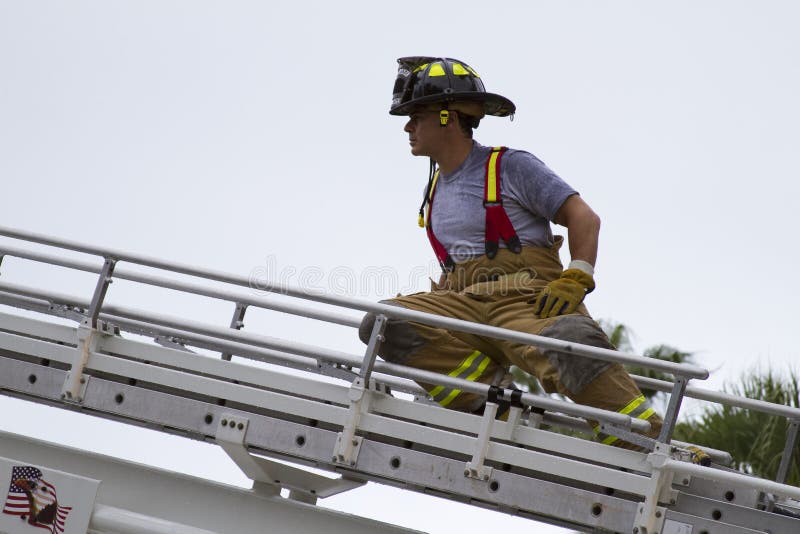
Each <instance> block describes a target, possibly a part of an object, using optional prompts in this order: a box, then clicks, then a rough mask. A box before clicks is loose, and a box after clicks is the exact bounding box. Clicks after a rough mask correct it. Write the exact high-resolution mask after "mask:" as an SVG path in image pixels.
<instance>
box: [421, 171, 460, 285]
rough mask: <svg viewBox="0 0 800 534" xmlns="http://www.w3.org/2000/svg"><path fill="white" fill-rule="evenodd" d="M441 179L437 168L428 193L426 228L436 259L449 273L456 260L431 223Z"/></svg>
mask: <svg viewBox="0 0 800 534" xmlns="http://www.w3.org/2000/svg"><path fill="white" fill-rule="evenodd" d="M438 180H439V169H436V173H434V175H433V181H432V182H431V190H430V193H429V194H428V214H427V215H426V217H425V230H427V232H428V241H430V242H431V246H432V247H433V252H434V253H435V254H436V259H437V260H439V265H441V267H442V270H443V271H444V272H446V273H449V272H450V271H452V270H453V267H455V264H456V263H455V262H454V261H453V258H451V257H450V254H449V253H448V252H447V249H446V248H444V245H442V243H441V242H440V241H439V240H438V239H436V236H435V235H434V233H433V225H432V224H431V210H433V196H434V194H435V193H436V182H437V181H438Z"/></svg>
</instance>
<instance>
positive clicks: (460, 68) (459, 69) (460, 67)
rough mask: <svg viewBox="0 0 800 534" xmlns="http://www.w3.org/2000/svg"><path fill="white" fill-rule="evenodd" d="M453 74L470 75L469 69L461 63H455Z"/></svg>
mask: <svg viewBox="0 0 800 534" xmlns="http://www.w3.org/2000/svg"><path fill="white" fill-rule="evenodd" d="M453 74H455V75H456V76H469V71H468V70H467V69H465V68H464V66H463V65H462V64H461V63H453Z"/></svg>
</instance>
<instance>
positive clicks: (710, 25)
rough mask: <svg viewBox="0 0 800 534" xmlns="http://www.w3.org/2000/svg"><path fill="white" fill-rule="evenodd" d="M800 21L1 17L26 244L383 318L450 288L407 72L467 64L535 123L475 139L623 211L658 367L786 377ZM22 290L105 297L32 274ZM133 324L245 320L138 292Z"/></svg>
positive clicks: (767, 6) (102, 4) (174, 12)
mask: <svg viewBox="0 0 800 534" xmlns="http://www.w3.org/2000/svg"><path fill="white" fill-rule="evenodd" d="M799 20H800V5H798V4H797V3H796V2H791V1H785V2H779V1H769V0H767V1H761V2H753V1H751V2H744V1H700V2H698V1H673V2H639V1H624V2H623V1H604V2H594V1H592V2H590V1H573V2H555V1H551V2H542V1H530V2H507V3H503V4H497V5H492V4H490V3H487V2H485V1H484V2H476V1H459V2H454V1H442V2H429V1H428V2H419V1H413V0H411V1H406V2H402V3H393V4H386V3H379V2H372V3H367V2H364V3H359V2H302V1H298V2H282V3H275V4H272V3H267V2H242V1H230V2H208V1H163V2H156V1H139V2H132V1H128V2H122V1H71V2H40V1H2V0H0V180H2V184H3V185H4V189H3V190H4V194H3V195H2V197H0V225H4V226H10V227H15V228H19V229H24V230H28V231H35V232H40V233H45V234H51V235H54V236H58V237H62V238H68V239H73V240H77V241H82V242H87V243H91V244H94V245H98V246H108V247H113V248H119V249H124V250H127V251H130V252H136V253H140V254H144V255H149V256H157V257H161V258H164V259H170V260H174V261H177V262H182V263H190V264H194V265H197V266H202V267H208V268H212V269H217V270H223V271H229V272H233V273H238V274H250V273H254V274H257V275H259V276H263V277H267V278H270V279H273V280H281V281H285V282H288V283H290V284H292V285H295V286H302V287H305V288H310V289H314V288H316V289H325V290H327V291H329V292H332V293H335V294H339V295H348V296H354V297H359V298H367V299H370V300H377V299H378V298H385V297H389V296H393V295H394V294H396V293H398V292H403V293H408V292H412V291H420V290H425V289H427V287H428V281H427V277H428V276H433V275H435V273H436V270H437V267H436V265H435V262H434V261H433V258H432V253H431V252H430V249H429V246H428V243H427V240H426V237H425V234H424V232H423V231H422V230H420V229H419V228H418V227H417V225H416V211H417V208H418V206H419V201H420V200H421V198H420V196H421V190H422V187H423V186H424V183H425V180H426V178H427V166H428V162H427V160H426V159H423V158H413V157H411V156H410V154H409V150H408V144H407V135H406V134H405V133H404V132H403V130H402V128H403V125H404V120H403V119H402V118H397V117H390V116H389V115H388V113H387V111H388V108H389V102H390V99H391V89H392V85H393V82H394V77H395V73H396V63H395V60H396V58H398V57H400V56H406V55H446V56H450V57H455V58H459V59H462V60H464V61H466V62H467V63H468V64H470V65H471V66H472V67H473V68H475V69H476V70H477V71H478V72H479V73H480V75H481V76H482V78H483V80H484V83H485V85H486V87H487V89H488V90H489V91H492V92H498V93H500V94H503V95H504V96H507V97H508V98H510V99H511V100H512V101H514V103H515V104H516V105H517V110H518V112H517V114H516V117H515V120H514V121H513V122H509V121H508V120H507V119H496V118H487V119H485V120H484V121H483V122H482V124H481V126H480V128H479V129H478V130H477V131H476V136H475V137H476V139H477V140H478V141H480V142H481V143H483V144H485V145H500V144H503V145H507V146H511V147H514V148H520V149H526V150H529V151H530V152H532V153H534V154H536V155H537V156H538V157H539V158H541V159H542V160H543V161H545V162H546V163H547V164H548V165H549V166H550V167H551V168H552V169H554V170H555V171H556V172H557V173H559V174H560V175H561V176H562V177H563V178H564V179H565V180H566V181H567V182H568V183H570V184H571V185H572V186H573V187H575V188H576V189H578V190H579V191H580V192H581V194H582V195H583V198H584V199H585V200H586V201H587V202H588V203H589V204H590V205H591V206H592V207H593V208H594V210H595V211H596V212H597V213H598V214H599V215H600V216H601V218H602V220H603V229H602V233H601V240H600V252H599V259H598V264H597V272H596V277H595V278H596V281H597V289H596V290H595V291H594V292H593V293H592V294H591V295H590V296H589V297H588V299H587V304H588V306H589V308H590V310H591V311H592V313H593V315H594V316H595V317H597V318H602V319H607V320H614V321H621V322H624V323H625V324H627V325H629V326H630V327H631V328H632V329H633V331H634V332H635V333H636V338H635V340H634V342H635V345H636V347H637V348H638V349H639V350H642V349H644V348H646V347H648V346H652V345H655V344H658V343H669V344H671V345H674V346H676V347H679V348H681V349H683V350H688V351H693V352H695V353H696V355H697V360H698V362H699V363H700V364H702V365H704V366H706V367H707V368H709V369H711V370H712V377H711V379H710V380H708V381H707V382H706V383H705V384H696V385H701V386H704V387H711V388H720V387H722V386H723V384H725V383H730V382H731V381H735V380H736V379H737V378H738V377H739V376H741V375H742V374H743V373H747V372H752V370H753V369H756V368H758V367H759V366H760V368H761V369H766V368H773V369H776V370H779V371H780V372H783V373H786V372H788V370H789V369H790V368H792V366H795V367H794V368H795V369H796V363H795V362H796V361H797V359H798V355H799V353H800V350H799V349H798V348H797V343H796V341H795V339H796V331H797V330H796V322H797V319H796V317H797V315H796V311H795V303H796V301H797V297H798V296H800V295H799V293H800V290H798V289H797V284H796V283H795V280H794V279H795V276H796V275H795V270H796V266H797V265H798V263H800V254H798V251H797V242H798V239H797V237H796V235H795V233H796V231H797V228H798V227H800V214H798V210H797V208H796V206H795V203H796V201H797V200H796V199H797V197H798V193H800V185H798V174H800V164H798V162H797V159H796V153H797V150H798V146H800V131H799V129H800V126H798V125H800V99H798V97H797V95H798V94H800V60H799V59H798V52H799V51H800V33H798V31H797V27H798V21H799ZM556 230H557V233H558V230H559V229H558V228H556ZM561 230H563V229H561ZM561 233H563V231H562V232H561ZM3 242H9V241H8V240H3ZM562 258H563V259H564V260H565V261H568V259H569V257H568V255H567V254H566V253H565V254H563V255H562ZM375 273H380V278H379V280H380V282H376V278H375V276H374V275H375ZM3 278H4V279H6V280H8V281H15V282H28V283H31V284H36V285H42V286H44V287H50V288H52V289H59V290H60V291H63V292H70V293H75V294H79V295H81V296H85V297H88V296H89V295H90V294H91V290H92V288H93V286H94V279H93V277H88V276H86V277H81V276H77V277H76V276H71V275H68V274H65V273H63V272H61V271H59V270H55V269H49V270H48V269H43V268H38V267H34V266H31V265H30V264H29V263H24V262H20V261H18V260H17V261H15V260H11V259H8V260H6V261H5V262H4V264H3ZM108 301H109V302H110V303H112V304H125V305H129V306H134V307H143V308H148V307H149V308H150V309H153V310H161V311H164V312H166V313H174V314H180V315H184V316H186V314H187V313H190V314H191V318H193V319H197V320H202V321H206V322H209V323H212V324H216V325H227V324H228V322H229V320H230V313H231V311H232V310H231V309H230V306H228V305H223V304H220V303H215V302H206V301H202V302H201V301H199V300H198V301H197V302H195V301H191V299H189V300H187V299H183V298H178V297H176V296H174V295H170V294H168V292H151V291H146V290H142V289H140V288H136V287H133V285H132V284H127V285H126V284H125V283H122V282H120V283H115V284H114V286H113V287H112V290H111V291H110V292H109V297H108ZM248 313H249V315H248V319H247V321H246V328H247V329H248V330H252V331H255V332H261V333H264V334H268V335H282V336H285V337H289V338H292V339H295V340H300V341H305V342H308V343H315V344H318V345H323V346H326V347H332V348H338V349H342V350H349V351H351V352H354V353H358V352H360V351H362V350H363V348H362V346H361V344H360V342H359V341H358V340H357V339H356V337H355V332H353V331H352V330H349V329H345V328H340V327H329V326H325V327H319V326H316V325H312V326H313V327H312V326H309V325H308V324H307V323H306V322H303V321H299V320H296V319H291V318H283V317H277V316H275V315H274V314H268V313H261V312H257V311H253V312H252V313H250V312H248ZM19 405H20V403H19V401H11V400H8V399H6V398H0V414H3V416H2V417H0V428H2V429H3V430H11V431H20V432H24V433H27V434H28V435H32V436H35V437H43V438H46V439H51V440H58V441H62V442H64V443H69V444H74V445H78V446H82V447H87V448H89V447H91V448H94V449H96V450H99V451H101V452H105V453H110V454H115V455H119V456H122V457H125V458H129V459H134V460H139V461H147V462H149V463H152V464H154V465H161V466H164V467H171V468H174V469H178V470H182V471H187V472H193V473H196V474H200V475H203V476H210V477H212V478H214V479H217V480H221V481H228V482H232V483H239V484H241V483H244V479H243V478H242V477H241V476H240V475H238V473H236V468H235V467H233V466H232V464H231V463H230V462H229V461H228V460H226V459H225V458H224V455H223V454H222V453H221V451H220V450H216V449H215V448H214V447H211V446H204V445H200V444H186V443H183V441H185V440H180V439H177V438H167V437H163V436H160V435H155V434H151V433H149V432H147V431H143V430H140V429H131V428H127V427H123V426H120V425H116V424H111V423H107V422H103V421H94V420H92V419H90V418H88V417H84V416H75V415H73V414H70V413H64V412H61V411H58V412H55V413H57V414H58V420H57V422H56V423H55V426H53V427H51V428H50V429H48V430H42V429H41V428H39V427H38V426H37V425H34V424H32V423H29V421H32V420H34V419H35V416H34V415H33V414H40V415H41V414H42V413H43V412H42V409H41V408H38V407H33V406H30V407H29V406H26V407H25V410H24V411H23V412H24V413H26V414H31V415H29V416H20V415H11V413H10V412H12V407H18V406H19ZM697 409H699V408H698V407H697V406H696V405H694V404H691V403H690V404H689V406H688V407H687V410H686V412H687V414H690V413H693V410H694V411H696V410H697ZM14 413H15V414H19V413H21V412H20V411H19V410H14ZM46 413H48V414H52V413H53V410H50V409H48V411H47V412H46ZM42 416H43V415H42ZM67 428H69V429H73V432H71V433H70V434H71V435H70V436H69V437H68V436H66V432H61V431H60V429H67ZM75 429H78V430H77V431H75ZM320 504H321V505H322V506H330V507H333V508H336V509H341V510H345V511H348V512H351V513H357V514H363V515H369V516H371V517H375V518H378V519H381V520H384V521H389V522H393V523H396V524H400V525H404V526H408V527H412V528H417V529H420V530H425V531H428V532H431V533H434V534H438V533H445V532H447V533H450V532H454V531H462V532H463V531H467V530H469V531H477V530H479V529H480V528H482V527H487V528H488V527H492V528H500V529H503V528H530V524H529V523H527V522H526V521H524V520H520V519H515V518H511V517H509V516H506V515H502V514H498V513H493V512H489V511H485V510H478V509H474V508H469V507H464V506H456V505H452V504H450V503H447V502H445V501H441V500H437V499H434V498H431V497H419V496H416V495H414V494H411V493H408V492H398V491H396V490H391V489H387V488H382V487H380V486H376V485H369V486H368V487H367V488H366V489H361V490H358V491H356V492H352V493H351V494H346V495H344V496H341V497H335V498H331V499H328V500H326V501H321V503H320ZM542 531H544V530H542Z"/></svg>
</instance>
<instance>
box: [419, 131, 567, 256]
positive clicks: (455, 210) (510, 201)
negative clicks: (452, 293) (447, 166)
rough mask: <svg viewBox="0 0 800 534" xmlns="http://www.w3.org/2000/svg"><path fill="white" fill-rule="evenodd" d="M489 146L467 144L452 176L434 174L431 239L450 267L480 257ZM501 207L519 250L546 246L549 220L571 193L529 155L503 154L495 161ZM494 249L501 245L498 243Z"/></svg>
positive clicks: (549, 236) (550, 237)
mask: <svg viewBox="0 0 800 534" xmlns="http://www.w3.org/2000/svg"><path fill="white" fill-rule="evenodd" d="M491 151H492V149H491V147H485V146H483V145H480V144H479V143H477V142H474V143H473V146H472V151H471V152H470V153H469V156H467V159H466V160H464V163H462V164H461V166H460V167H458V169H456V170H455V171H454V172H453V173H452V174H449V175H445V174H440V175H439V179H438V182H437V184H436V194H435V197H434V199H433V210H432V215H431V221H432V226H433V232H434V235H436V238H437V239H438V240H439V241H440V242H441V243H442V245H444V247H445V248H446V249H447V251H448V252H449V253H450V256H451V257H452V258H453V260H454V261H456V262H462V261H466V260H468V259H472V258H476V257H478V256H482V255H483V254H484V253H485V248H484V247H485V244H484V241H485V228H486V212H485V210H484V208H483V195H484V180H485V177H486V162H487V160H488V158H489V154H490V153H491ZM500 179H501V196H502V199H503V207H504V208H505V210H506V213H508V217H509V219H511V224H512V225H513V226H514V229H515V230H516V232H517V235H518V236H519V238H520V241H521V242H522V245H523V246H550V245H552V244H553V233H552V232H551V230H550V221H552V220H553V218H554V217H555V215H556V212H557V211H558V210H559V208H560V207H561V205H562V204H563V203H564V201H565V200H566V199H567V198H568V197H570V196H572V195H574V194H577V191H575V190H574V189H573V188H572V187H570V186H569V185H568V184H567V183H566V182H564V180H562V179H561V178H559V176H558V175H557V174H556V173H554V172H553V171H551V170H550V169H549V168H548V167H547V166H546V165H545V164H544V163H542V161H541V160H539V159H538V158H537V157H536V156H534V155H533V154H530V153H528V152H525V151H522V150H513V149H508V150H507V151H506V152H505V153H504V154H503V157H502V159H501V160H500ZM500 247H502V248H505V243H504V242H503V240H502V239H500Z"/></svg>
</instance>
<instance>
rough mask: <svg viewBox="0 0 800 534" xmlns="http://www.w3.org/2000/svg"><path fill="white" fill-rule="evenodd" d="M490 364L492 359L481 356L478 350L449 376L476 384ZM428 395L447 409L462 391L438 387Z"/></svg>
mask: <svg viewBox="0 0 800 534" xmlns="http://www.w3.org/2000/svg"><path fill="white" fill-rule="evenodd" d="M489 363H491V359H490V358H489V357H488V356H486V355H484V354H481V352H480V351H477V350H476V351H475V352H473V353H472V354H470V355H469V356H467V357H466V358H465V359H464V361H462V362H461V363H460V364H459V366H458V367H456V368H455V369H453V370H452V371H450V372H449V373H448V374H447V376H450V377H453V378H463V379H464V380H469V381H470V382H474V381H476V380H477V379H478V378H480V376H481V375H482V374H483V372H484V371H486V368H487V367H488V366H489ZM428 394H429V395H430V396H431V397H432V398H433V400H434V401H436V402H438V403H439V404H440V405H441V406H445V407H446V406H447V405H448V404H450V403H451V402H453V400H455V398H456V397H458V396H459V395H460V394H461V390H460V389H451V388H446V387H444V386H436V387H435V388H433V389H432V390H430V391H429V392H428Z"/></svg>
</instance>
